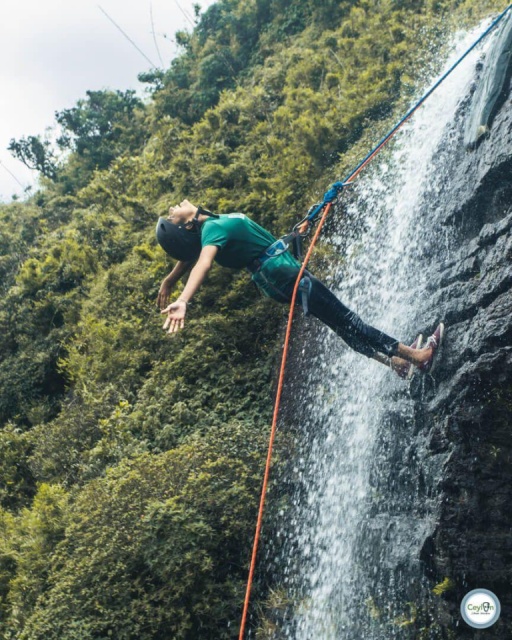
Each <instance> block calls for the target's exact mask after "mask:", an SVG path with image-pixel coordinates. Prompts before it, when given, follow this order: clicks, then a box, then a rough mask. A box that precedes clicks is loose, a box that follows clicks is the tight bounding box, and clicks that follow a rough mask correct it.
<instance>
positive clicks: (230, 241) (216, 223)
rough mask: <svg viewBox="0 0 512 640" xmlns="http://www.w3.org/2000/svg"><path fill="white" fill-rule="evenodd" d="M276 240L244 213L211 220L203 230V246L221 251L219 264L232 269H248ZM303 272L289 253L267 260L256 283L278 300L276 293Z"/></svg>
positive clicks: (218, 255)
mask: <svg viewBox="0 0 512 640" xmlns="http://www.w3.org/2000/svg"><path fill="white" fill-rule="evenodd" d="M275 240H276V238H274V236H273V235H272V234H271V233H269V232H268V231H267V230H266V229H264V228H263V227H260V225H259V224H257V223H256V222H254V221H253V220H251V219H250V218H248V217H247V216H246V215H244V214H243V213H228V214H226V215H221V216H220V217H219V218H209V219H208V220H205V222H204V223H203V225H202V227H201V245H202V246H203V247H206V246H211V245H213V246H216V247H219V251H218V252H217V255H216V256H215V262H217V263H218V264H220V265H221V266H222V267H229V268H231V269H243V268H244V267H247V265H249V264H250V263H251V262H252V261H253V260H255V259H256V258H258V257H259V256H261V254H262V253H263V252H264V251H265V249H267V247H269V246H270V245H271V244H272V243H273V242H275ZM299 268H300V264H299V263H298V262H297V260H295V258H294V257H293V256H292V255H291V254H290V252H289V251H286V252H285V253H283V254H282V255H280V256H277V257H275V258H270V259H269V260H267V261H266V262H265V264H264V265H263V267H262V268H261V269H260V270H259V271H258V272H257V273H255V274H253V277H252V279H253V281H254V282H255V283H256V284H257V285H258V287H259V288H260V289H261V290H262V291H263V292H264V293H265V294H266V295H269V296H271V297H273V298H274V297H276V295H273V293H275V292H273V289H274V288H275V287H277V288H278V289H279V288H280V287H281V286H283V285H284V284H286V283H287V282H288V281H289V280H290V279H291V278H293V275H294V274H295V275H296V274H297V271H298V269H299ZM267 285H268V286H267Z"/></svg>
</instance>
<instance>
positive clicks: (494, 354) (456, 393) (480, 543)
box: [413, 88, 512, 640]
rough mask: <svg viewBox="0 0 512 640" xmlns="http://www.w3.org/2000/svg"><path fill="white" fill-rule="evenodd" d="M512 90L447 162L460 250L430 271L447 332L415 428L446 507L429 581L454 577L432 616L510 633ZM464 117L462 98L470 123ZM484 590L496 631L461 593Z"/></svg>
mask: <svg viewBox="0 0 512 640" xmlns="http://www.w3.org/2000/svg"><path fill="white" fill-rule="evenodd" d="M507 91H508V98H507V99H506V100H505V101H504V102H503V106H502V107H501V109H500V111H499V112H498V113H497V115H496V117H495V120H494V123H493V126H492V128H491V130H490V132H489V133H488V135H487V137H486V138H485V139H483V140H482V141H481V143H480V144H479V146H478V148H477V149H475V150H473V151H467V150H465V148H464V145H463V144H462V136H461V143H460V145H459V149H458V152H457V153H456V156H455V157H453V155H452V157H451V160H450V163H449V166H448V164H447V167H446V168H447V172H446V174H445V175H444V177H443V184H442V189H441V193H440V195H439V202H443V203H444V205H445V211H444V222H445V225H446V226H447V228H449V229H450V230H451V231H452V233H453V234H454V236H455V237H454V241H453V244H454V246H458V250H456V251H455V252H453V254H452V255H451V257H450V258H449V259H448V260H446V261H445V262H444V263H443V264H442V266H441V268H440V269H436V268H435V267H434V268H433V269H432V274H431V276H432V277H431V292H430V293H431V298H430V301H429V306H430V308H436V309H438V310H439V312H440V313H442V314H443V316H444V319H445V322H446V324H447V327H448V329H447V334H446V338H447V339H446V343H445V347H444V350H443V355H442V360H441V361H440V365H441V366H439V367H438V369H437V371H436V372H435V373H434V376H433V378H432V379H430V380H426V381H422V384H421V385H419V384H418V385H417V388H414V389H413V396H414V399H415V410H416V421H417V428H418V431H419V432H421V433H422V435H424V436H425V437H426V448H425V451H424V456H425V458H424V467H423V472H424V473H425V481H426V484H427V486H428V488H427V489H426V495H427V496H428V499H431V500H433V501H434V502H435V503H436V505H437V506H436V509H435V511H436V512H437V513H436V516H437V517H436V520H437V522H436V525H435V530H434V531H433V533H432V535H430V536H428V538H427V539H426V540H425V542H424V545H423V549H422V554H421V555H422V559H423V561H424V566H425V571H426V573H427V575H428V576H429V577H430V578H431V579H434V580H435V581H436V582H438V583H440V582H441V581H443V580H444V579H445V578H449V579H450V580H451V581H453V582H452V583H450V584H451V588H448V589H447V590H446V592H445V593H444V594H442V596H441V600H437V604H436V605H435V607H436V613H435V614H434V618H436V617H437V622H438V623H439V624H440V626H441V628H443V629H444V630H445V632H448V630H455V629H456V637H458V638H480V637H482V638H483V637H492V638H493V640H501V639H503V640H505V638H510V637H512V622H511V614H512V562H511V560H512V535H511V531H512V509H511V505H512V482H511V480H512V438H511V435H512V434H511V422H512V420H511V416H512V367H511V365H512V291H511V289H512V198H511V196H512V112H511V110H510V91H509V88H507ZM464 115H465V112H464V108H463V109H462V110H461V112H460V113H459V114H458V116H460V119H461V124H462V121H463V116H464ZM452 153H453V152H452ZM450 167H451V169H450ZM446 203H451V206H447V205H446ZM433 470H436V471H435V472H434V471H433ZM439 470H441V473H440V474H439V473H438V471H439ZM474 588H487V589H490V590H491V591H493V592H494V593H496V594H497V595H498V597H499V598H500V601H501V606H502V611H501V618H500V620H499V621H498V622H497V623H496V624H495V625H494V626H493V627H492V629H485V630H480V631H477V630H475V629H472V628H470V627H469V626H467V625H466V624H465V623H463V622H461V621H460V611H459V608H460V602H461V600H462V598H463V596H464V595H465V594H466V593H467V592H468V591H470V590H471V589H474ZM440 602H441V603H442V604H440Z"/></svg>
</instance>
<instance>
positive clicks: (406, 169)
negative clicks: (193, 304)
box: [276, 25, 496, 640]
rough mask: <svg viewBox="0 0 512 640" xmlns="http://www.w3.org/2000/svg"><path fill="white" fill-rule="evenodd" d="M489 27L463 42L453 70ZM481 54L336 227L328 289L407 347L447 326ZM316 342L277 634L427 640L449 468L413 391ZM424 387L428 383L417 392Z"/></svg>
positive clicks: (338, 347)
mask: <svg viewBox="0 0 512 640" xmlns="http://www.w3.org/2000/svg"><path fill="white" fill-rule="evenodd" d="M483 28H485V26H483V25H480V27H479V28H478V29H476V30H475V31H474V32H472V33H469V34H461V35H459V36H458V37H456V38H454V45H453V51H452V54H451V55H450V56H449V58H450V59H449V60H447V61H446V68H448V67H449V66H450V65H451V64H452V63H453V62H454V60H455V59H456V58H457V57H458V56H459V55H460V54H461V53H462V52H463V51H464V50H465V49H466V48H467V47H468V46H469V45H470V44H471V42H472V41H474V39H475V37H476V36H477V35H478V34H479V33H481V30H482V29H483ZM495 38H496V34H493V35H492V36H490V37H489V38H488V40H487V41H486V43H485V44H484V49H486V48H488V47H489V46H492V43H493V42H494V41H495ZM481 55H482V49H479V50H477V51H476V52H473V54H472V55H471V56H469V57H468V59H466V60H465V61H464V63H463V64H462V65H461V66H460V67H459V68H458V69H457V70H456V72H455V73H454V74H452V75H451V76H450V77H449V79H448V80H447V81H445V82H444V83H443V85H441V87H440V88H439V89H438V90H437V91H436V92H435V93H434V94H433V95H432V96H431V97H430V98H429V100H428V101H427V102H426V104H425V105H424V106H423V107H422V108H421V109H420V111H419V112H417V113H416V114H415V115H414V117H413V119H412V120H411V121H409V122H408V123H407V124H406V125H405V127H404V128H403V129H402V130H401V133H400V134H399V135H398V136H397V138H396V139H395V141H394V143H393V144H392V145H390V148H389V150H387V151H386V152H385V153H382V154H381V155H380V157H378V159H377V160H376V161H375V162H374V164H373V166H372V167H371V169H370V170H369V171H367V172H366V173H365V174H364V176H363V177H362V178H360V179H359V180H358V182H357V185H356V186H355V187H354V188H353V191H352V192H351V193H350V194H349V195H347V196H345V195H344V196H343V203H344V204H342V206H341V207H340V209H343V213H342V212H341V211H338V216H339V218H338V220H334V221H333V222H334V223H338V226H339V228H340V229H343V231H342V232H340V233H336V232H334V233H331V234H330V235H329V237H328V239H327V240H326V242H327V244H329V245H330V246H331V248H332V249H333V250H334V252H335V253H336V254H337V255H338V256H339V260H338V261H337V262H336V264H335V266H334V267H333V268H332V270H331V273H330V274H329V275H328V277H327V278H326V282H327V284H328V285H329V286H331V288H332V289H333V290H334V291H335V293H336V294H337V295H338V296H339V297H340V299H341V300H342V301H343V302H344V303H345V304H346V305H347V306H349V308H351V309H352V310H354V311H356V312H357V313H358V314H359V315H360V316H361V317H362V318H363V320H365V321H366V322H369V323H370V324H373V325H374V326H376V327H377V328H379V329H381V330H383V331H385V332H386V333H389V334H390V335H392V336H394V337H396V338H398V339H400V340H401V341H402V342H406V343H411V342H412V341H413V340H414V338H415V337H416V334H417V332H418V330H420V329H421V330H422V331H424V332H425V333H426V335H425V338H426V336H427V335H428V332H431V330H432V329H433V328H435V326H436V325H437V324H438V322H439V321H441V320H443V317H442V309H439V308H436V307H435V306H432V305H431V303H430V302H431V291H430V289H429V281H430V273H431V271H432V269H437V268H438V265H439V264H440V263H441V262H442V261H444V260H446V259H447V258H448V257H449V255H450V252H451V251H452V250H453V244H454V241H453V234H452V231H451V227H450V225H447V224H446V223H445V218H444V216H443V213H444V211H443V207H444V204H446V203H444V202H443V193H444V186H443V185H444V183H445V182H446V180H449V176H450V169H451V165H452V164H453V162H454V160H453V158H454V154H453V152H454V150H455V149H458V150H459V149H460V148H461V145H463V144H464V143H463V137H464V122H463V120H464V116H465V113H466V110H467V109H466V107H467V105H468V104H469V103H470V99H471V94H472V90H473V88H474V87H473V83H474V78H475V73H476V71H475V68H476V63H477V60H478V58H479V57H480V56H481ZM429 84H430V83H429ZM448 191H449V190H448ZM452 205H453V203H452ZM332 226H333V227H334V226H335V225H332ZM355 228H357V230H358V231H357V233H355V232H352V231H351V229H355ZM361 229H362V231H361ZM310 323H311V324H314V323H315V321H314V320H312V321H308V324H310ZM313 333H314V339H313V340H312V341H311V342H310V344H309V345H306V346H305V347H304V371H303V372H301V373H300V377H301V379H300V381H298V382H299V384H300V396H299V397H300V400H298V401H297V402H300V408H296V409H295V414H294V418H293V420H295V423H296V426H297V430H298V431H300V433H301V434H302V438H301V442H300V450H299V452H298V455H297V456H296V464H295V469H294V472H295V478H294V483H295V485H294V486H295V493H294V495H293V499H292V505H291V509H290V511H289V512H287V513H286V514H285V515H284V516H283V519H282V522H280V523H279V531H278V535H279V537H280V539H284V543H282V545H281V547H280V549H281V551H280V554H281V555H280V557H279V560H278V562H279V565H280V572H281V574H282V581H283V583H284V585H285V587H286V589H287V590H288V591H289V593H290V595H291V598H292V600H293V602H294V607H293V612H292V614H291V615H288V616H285V619H283V620H281V621H280V624H279V629H278V631H276V634H277V635H276V638H289V639H291V640H361V639H364V640H385V639H388V638H389V639H392V638H393V639H394V638H416V637H417V636H416V635H411V633H413V628H414V624H417V623H418V620H417V618H418V616H419V615H424V614H420V613H418V611H417V609H418V605H419V603H421V602H422V601H423V600H424V599H425V597H426V595H427V593H428V592H430V591H431V589H432V585H431V584H430V583H428V581H427V578H426V577H425V572H424V571H423V570H422V568H421V566H420V553H421V548H422V545H423V543H424V541H425V539H426V537H427V536H428V534H429V532H430V531H431V530H432V528H433V526H434V519H435V516H434V506H435V502H436V499H437V498H436V494H435V491H433V490H432V486H433V484H435V482H434V481H433V479H434V480H435V478H436V477H439V476H440V474H441V469H440V468H439V463H438V462H435V463H434V462H432V463H431V464H430V462H429V460H428V459H426V458H427V456H423V455H422V453H423V452H424V450H425V442H424V440H425V434H424V433H422V431H421V429H419V428H418V426H417V421H415V404H414V402H413V400H412V398H411V393H410V390H409V387H408V384H407V383H406V382H404V381H402V380H400V379H399V378H398V377H397V376H395V375H394V374H393V373H391V372H390V371H389V370H388V369H387V368H386V367H384V366H382V365H380V364H378V363H375V362H373V361H370V360H366V359H365V358H364V357H363V356H361V355H359V354H356V353H354V352H352V351H351V350H349V349H348V348H347V347H345V346H344V345H343V343H342V342H341V341H340V339H339V338H338V337H337V336H335V335H334V334H333V333H332V332H330V331H329V330H328V329H327V328H324V327H318V328H314V329H313ZM448 336H449V327H448ZM422 384H424V380H423V379H422V376H421V375H416V376H415V378H414V380H413V382H412V389H413V391H414V390H416V391H417V392H418V393H420V392H421V389H419V391H418V388H419V387H420V386H421V385H422ZM429 384H434V385H435V375H434V379H433V380H429ZM295 391H297V385H295ZM429 464H430V466H429ZM436 465H437V466H436ZM425 622H428V621H425ZM425 637H427V636H425ZM428 637H430V636H428Z"/></svg>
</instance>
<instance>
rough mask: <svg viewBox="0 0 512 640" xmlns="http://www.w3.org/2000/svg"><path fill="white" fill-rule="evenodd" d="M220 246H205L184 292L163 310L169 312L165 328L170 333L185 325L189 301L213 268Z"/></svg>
mask: <svg viewBox="0 0 512 640" xmlns="http://www.w3.org/2000/svg"><path fill="white" fill-rule="evenodd" d="M218 250H219V248H218V247H214V246H211V245H210V246H207V247H203V249H202V251H201V255H200V256H199V260H198V261H197V262H196V264H195V266H194V268H193V269H192V271H191V272H190V276H189V279H188V282H187V284H186V286H185V288H184V289H183V293H182V294H181V295H180V297H179V298H178V300H176V302H173V303H172V304H170V305H169V306H168V307H166V308H165V309H163V310H162V313H167V319H166V321H165V324H164V326H163V328H164V329H167V328H168V329H169V333H176V331H179V330H180V329H183V327H184V326H185V314H186V312H187V302H189V301H190V299H191V298H192V296H193V295H194V294H195V293H196V291H197V290H198V289H199V287H200V286H201V284H202V282H203V280H204V279H205V277H206V274H207V273H208V271H209V270H210V269H211V266H212V264H213V259H214V258H215V256H216V255H217V251H218Z"/></svg>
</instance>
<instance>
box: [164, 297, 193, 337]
mask: <svg viewBox="0 0 512 640" xmlns="http://www.w3.org/2000/svg"><path fill="white" fill-rule="evenodd" d="M160 313H166V314H167V318H166V320H165V322H164V326H163V327H162V328H163V329H164V330H166V331H167V333H176V332H177V331H179V330H180V329H183V327H184V326H185V314H186V313H187V303H186V302H185V301H184V300H176V302H173V303H171V304H170V305H169V306H168V307H166V308H165V309H162V311H161V312H160Z"/></svg>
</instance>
